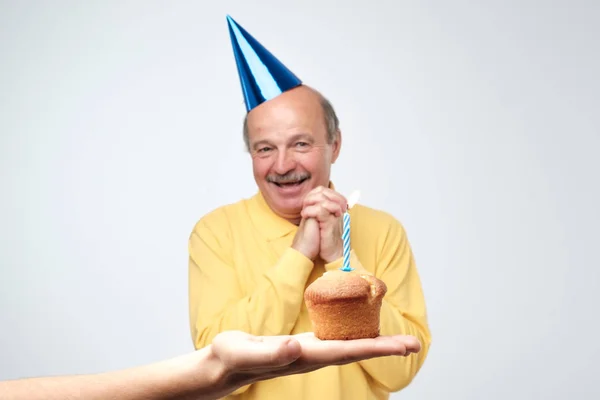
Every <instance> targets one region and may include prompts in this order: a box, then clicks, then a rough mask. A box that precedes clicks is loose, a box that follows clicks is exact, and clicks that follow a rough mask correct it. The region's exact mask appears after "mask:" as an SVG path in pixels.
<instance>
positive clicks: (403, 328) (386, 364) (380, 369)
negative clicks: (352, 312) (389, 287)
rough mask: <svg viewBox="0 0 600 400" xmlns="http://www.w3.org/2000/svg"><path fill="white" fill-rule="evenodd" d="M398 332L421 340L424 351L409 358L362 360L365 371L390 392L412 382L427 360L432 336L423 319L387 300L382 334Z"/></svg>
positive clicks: (396, 333)
mask: <svg viewBox="0 0 600 400" xmlns="http://www.w3.org/2000/svg"><path fill="white" fill-rule="evenodd" d="M398 334H402V335H410V336H414V337H416V338H417V339H419V342H421V351H420V352H418V353H413V354H411V355H409V356H407V357H380V358H374V359H370V360H364V361H360V362H359V364H360V365H361V367H362V368H363V369H364V371H365V372H366V373H367V374H368V375H369V376H370V377H371V378H372V379H373V380H374V381H375V382H377V383H378V384H379V385H380V386H382V387H383V388H385V389H386V391H388V392H396V391H399V390H401V389H403V388H405V387H406V386H408V385H409V384H410V383H411V382H412V380H413V379H414V378H415V376H416V375H417V373H418V372H419V370H420V369H421V367H422V366H423V363H424V362H425V359H426V357H427V354H428V352H429V346H430V343H431V336H430V333H429V329H428V327H427V325H426V322H425V320H424V319H423V320H416V319H414V320H412V319H411V317H410V316H404V315H402V313H401V312H400V311H398V310H397V309H396V308H394V307H393V306H392V305H391V304H390V303H389V302H388V301H386V300H384V301H383V303H382V306H381V335H398Z"/></svg>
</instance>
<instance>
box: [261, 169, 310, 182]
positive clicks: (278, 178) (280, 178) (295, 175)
mask: <svg viewBox="0 0 600 400" xmlns="http://www.w3.org/2000/svg"><path fill="white" fill-rule="evenodd" d="M308 178H310V174H309V173H308V172H288V173H287V174H283V175H278V174H277V175H269V176H267V182H271V183H279V184H282V183H291V182H299V181H302V180H304V179H308Z"/></svg>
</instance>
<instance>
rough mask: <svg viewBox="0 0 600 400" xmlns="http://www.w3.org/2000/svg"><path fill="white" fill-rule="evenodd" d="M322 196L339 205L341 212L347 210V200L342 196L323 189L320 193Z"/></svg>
mask: <svg viewBox="0 0 600 400" xmlns="http://www.w3.org/2000/svg"><path fill="white" fill-rule="evenodd" d="M321 193H322V194H323V196H325V197H327V198H328V199H329V200H331V201H334V202H336V203H338V204H339V205H340V207H341V208H342V210H343V211H346V210H347V208H348V199H346V197H344V196H342V195H341V194H340V193H338V192H336V191H335V190H331V189H324V190H323V191H322V192H321Z"/></svg>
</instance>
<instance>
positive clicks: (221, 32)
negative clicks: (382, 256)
mask: <svg viewBox="0 0 600 400" xmlns="http://www.w3.org/2000/svg"><path fill="white" fill-rule="evenodd" d="M598 4H599V3H598V2H594V1H588V2H583V1H569V2H567V1H562V2H559V1H551V2H542V1H538V2H534V1H518V2H517V1H503V2H501V1H496V2H491V1H488V2H476V3H474V2H466V1H453V2H447V1H429V2H417V1H414V2H409V1H394V2H393V1H371V2H356V4H351V3H344V6H342V5H340V4H338V3H337V2H335V1H332V0H322V1H320V2H317V1H303V2H300V1H297V2H284V3H281V2H276V1H267V0H258V1H253V2H243V1H223V2H216V1H215V2H184V1H174V2H159V1H126V2H120V1H119V2H117V1H95V2H92V1H90V2H85V3H82V2H75V1H71V2H69V1H60V2H59V1H55V2H52V3H50V2H41V1H39V2H34V1H29V2H17V1H12V2H9V1H3V2H2V3H1V6H0V33H1V36H0V54H1V59H2V63H1V65H0V87H1V90H0V102H1V103H0V133H1V134H0V168H1V177H0V191H1V192H0V193H1V196H0V267H1V269H0V301H1V304H0V379H9V378H15V377H22V376H37V375H45V374H52V375H54V374H69V373H86V372H97V371H104V370H110V369H117V368H123V367H129V366H133V365H139V364H142V363H148V362H152V361H156V360H160V359H162V358H167V357H171V356H174V355H177V354H180V353H183V352H187V351H190V350H191V349H192V343H191V338H190V335H189V328H188V314H187V247H186V246H187V238H188V235H189V232H190V230H191V229H192V227H193V225H194V223H195V222H196V221H197V219H198V218H200V217H201V216H202V215H203V214H204V213H206V212H208V211H210V210H211V209H213V208H215V207H217V206H219V205H222V204H225V203H228V202H232V201H236V200H238V199H240V198H241V197H245V196H249V195H251V194H253V193H254V191H255V184H254V182H253V180H252V174H251V170H250V160H249V157H248V156H247V154H245V153H244V150H243V142H242V138H241V123H242V118H243V113H244V107H243V102H242V96H241V91H240V87H239V81H238V77H237V72H236V69H235V63H234V60H233V55H232V50H231V45H230V41H229V34H228V31H227V26H226V21H225V15H226V14H227V13H230V14H231V15H232V16H233V17H234V18H235V19H236V20H237V21H238V22H239V23H240V24H242V26H244V27H245V28H247V29H248V30H249V31H250V33H251V34H253V35H254V36H255V37H256V38H257V39H258V40H259V41H261V42H262V43H263V44H264V45H265V46H266V47H267V48H269V49H270V50H271V51H273V53H274V54H275V55H276V56H277V57H279V58H280V59H281V60H282V61H283V62H284V63H285V64H286V65H287V66H289V67H290V68H291V69H292V70H293V71H294V72H295V73H297V74H298V75H299V76H300V77H301V78H302V79H303V80H304V81H305V82H306V83H307V84H310V85H312V86H314V87H316V88H317V89H319V90H321V91H322V92H323V93H324V94H325V95H326V96H328V97H329V98H330V99H331V100H332V101H333V103H334V105H335V107H336V108H337V111H338V113H339V116H340V118H341V122H342V128H343V134H344V136H343V137H344V143H343V148H342V155H341V158H340V160H339V162H338V163H336V165H335V167H334V171H333V174H334V175H333V180H334V182H335V183H336V185H337V186H338V187H339V188H340V190H341V191H343V192H345V193H348V192H349V191H350V190H352V189H355V188H359V189H361V191H362V193H363V195H362V202H363V203H364V204H366V205H370V206H374V207H377V208H382V209H385V210H386V211H389V212H391V213H393V214H394V215H395V216H397V217H398V218H399V219H400V220H401V221H402V222H403V223H404V225H405V227H406V229H407V231H408V234H409V239H410V241H411V243H412V246H413V250H414V252H415V255H416V259H417V263H418V267H419V271H420V273H421V277H422V280H423V286H424V290H425V293H426V297H427V304H428V309H429V313H430V324H431V329H432V332H433V347H432V349H431V353H430V356H429V358H428V360H427V362H426V364H425V367H424V368H423V370H422V371H421V373H420V374H419V376H418V378H417V379H416V380H415V381H414V383H413V384H412V385H411V386H410V387H409V388H408V389H407V390H405V391H404V392H402V394H401V395H398V394H397V395H394V396H393V398H397V399H400V398H403V399H420V400H423V399H457V400H458V399H460V400H466V399H490V400H494V399H498V400H499V399H506V398H511V399H541V398H544V399H550V398H553V399H562V398H577V399H593V398H598V397H599V396H600V389H598V385H596V384H594V383H593V378H594V377H595V376H597V375H598V372H600V370H599V367H598V365H597V358H598V356H599V355H600V354H599V348H600V346H599V345H598V342H597V341H596V338H597V337H598V336H600V329H599V325H598V323H597V321H596V317H597V316H598V304H600V295H599V294H598V289H599V284H598V282H599V279H598V278H599V273H598V269H599V268H598V267H600V262H599V261H600V257H599V256H598V251H597V250H596V249H595V246H596V244H597V241H598V239H599V235H598V231H597V227H598V223H599V222H600V218H599V215H598V204H599V203H600V195H599V187H598V186H599V184H598V182H599V179H598V171H599V170H600V161H599V160H598V157H597V155H598V150H599V145H600V117H599V115H598V114H599V113H598V109H600V102H599V100H598V93H599V91H600V83H599V82H600V81H599V79H598V71H600V60H599V52H598V49H599V48H598V41H599V39H600V28H599V27H598V24H597V21H598V18H599V16H600V15H599V14H600V13H599V11H600V8H599V5H598Z"/></svg>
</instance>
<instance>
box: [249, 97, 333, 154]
mask: <svg viewBox="0 0 600 400" xmlns="http://www.w3.org/2000/svg"><path fill="white" fill-rule="evenodd" d="M290 103H291V104H292V105H297V106H299V107H302V103H304V104H305V105H306V104H318V106H319V108H320V110H321V111H320V112H321V118H322V120H323V123H324V124H325V130H326V132H327V142H328V143H329V144H331V143H333V141H334V140H335V139H336V138H337V136H338V134H339V126H340V122H339V119H338V117H337V114H336V112H335V109H334V108H333V105H332V104H331V102H330V101H329V100H328V99H327V98H326V97H325V96H323V95H322V94H321V93H320V92H319V91H317V90H316V89H314V88H312V87H310V86H307V85H301V86H298V87H296V88H294V89H292V90H289V91H287V92H284V93H282V94H281V95H279V96H278V97H276V98H274V99H272V100H269V101H268V102H266V103H263V104H261V105H259V106H258V107H256V108H255V109H254V110H252V111H250V112H249V113H248V114H246V117H245V118H244V129H243V132H244V144H245V146H246V150H248V151H249V150H250V139H249V123H248V121H249V119H251V118H252V115H253V112H254V111H255V110H259V111H260V107H262V106H263V105H265V106H266V107H268V106H274V107H277V106H278V105H281V104H290ZM254 114H257V113H254ZM258 114H261V113H260V112H259V113H258Z"/></svg>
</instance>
